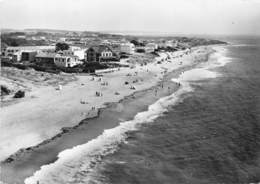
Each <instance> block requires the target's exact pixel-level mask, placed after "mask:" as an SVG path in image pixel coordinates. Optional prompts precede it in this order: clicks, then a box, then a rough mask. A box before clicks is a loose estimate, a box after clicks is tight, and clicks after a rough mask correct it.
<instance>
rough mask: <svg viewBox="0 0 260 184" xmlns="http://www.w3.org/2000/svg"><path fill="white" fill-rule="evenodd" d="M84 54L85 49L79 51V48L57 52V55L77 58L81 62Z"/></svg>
mask: <svg viewBox="0 0 260 184" xmlns="http://www.w3.org/2000/svg"><path fill="white" fill-rule="evenodd" d="M85 52H86V49H81V48H80V47H70V49H68V50H63V51H58V54H61V55H71V56H78V58H79V59H80V60H83V59H84V58H85Z"/></svg>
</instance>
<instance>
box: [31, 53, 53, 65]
mask: <svg viewBox="0 0 260 184" xmlns="http://www.w3.org/2000/svg"><path fill="white" fill-rule="evenodd" d="M56 55H57V54H56V53H54V52H40V53H38V54H37V55H36V56H35V61H36V63H37V64H39V65H45V64H49V65H54V58H55V56H56Z"/></svg>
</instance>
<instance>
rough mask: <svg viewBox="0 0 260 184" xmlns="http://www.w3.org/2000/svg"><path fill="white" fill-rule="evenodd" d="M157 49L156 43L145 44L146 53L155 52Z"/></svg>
mask: <svg viewBox="0 0 260 184" xmlns="http://www.w3.org/2000/svg"><path fill="white" fill-rule="evenodd" d="M155 49H158V45H157V44H156V43H148V44H146V46H145V52H146V53H150V52H154V51H155Z"/></svg>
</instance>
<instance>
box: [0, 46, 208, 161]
mask: <svg viewBox="0 0 260 184" xmlns="http://www.w3.org/2000/svg"><path fill="white" fill-rule="evenodd" d="M210 52H212V49H211V48H210V47H198V48H194V49H192V51H191V53H190V54H188V55H183V56H182V57H180V56H179V54H180V55H182V53H174V55H173V54H171V53H167V54H166V53H161V55H160V57H158V58H156V60H155V61H154V62H151V63H149V64H147V65H144V66H141V65H136V66H135V68H132V69H130V68H120V70H118V71H114V72H109V73H102V77H101V76H100V77H97V76H89V75H85V76H82V75H81V76H77V78H78V80H77V81H74V82H71V83H69V84H67V85H64V86H62V89H61V90H57V89H56V88H55V87H53V86H42V87H38V88H34V90H32V91H31V92H30V93H29V94H27V98H26V99H25V100H23V101H21V102H19V103H16V104H12V105H9V106H5V107H3V108H2V109H1V114H0V116H1V122H3V123H2V124H1V129H2V130H6V131H5V132H3V133H2V134H1V135H0V139H1V144H0V149H1V155H0V158H1V160H2V161H3V160H5V159H6V158H8V157H9V156H10V155H11V154H14V153H15V152H17V151H18V150H19V149H23V148H28V147H31V146H35V145H37V144H39V143H41V142H43V141H44V140H47V139H50V138H52V137H53V136H55V135H57V134H58V133H60V132H61V129H62V128H64V127H73V126H75V125H77V124H78V123H79V122H80V121H81V120H83V119H86V118H90V117H93V116H96V115H97V112H98V109H99V108H102V107H103V108H104V107H106V104H107V103H111V102H118V101H119V100H121V99H123V98H124V97H126V96H129V95H131V94H133V93H135V92H137V91H143V90H146V89H149V88H151V87H152V86H155V85H156V84H158V82H159V81H161V80H162V78H163V76H164V75H165V74H166V73H169V72H172V71H177V69H179V68H183V67H188V66H192V65H193V64H195V63H198V62H200V61H204V60H205V59H206V57H207V54H208V53H210ZM168 55H170V56H171V59H170V60H168V61H166V59H165V58H166V57H167V56H168ZM162 60H163V61H162ZM158 61H162V62H158ZM158 63H160V64H158ZM115 79H116V80H115ZM115 81H116V82H115ZM125 82H128V84H126V83H125ZM132 87H134V88H135V89H131V88H132ZM96 93H101V95H100V96H99V95H97V94H96ZM28 96H29V97H30V96H32V97H33V98H28ZM104 127H105V126H104ZM101 130H102V129H101ZM21 137H22V141H21ZM22 152H23V151H20V152H18V153H17V155H19V154H21V153H22ZM11 158H12V159H14V160H15V159H16V158H17V157H15V156H14V155H13V156H12V157H11Z"/></svg>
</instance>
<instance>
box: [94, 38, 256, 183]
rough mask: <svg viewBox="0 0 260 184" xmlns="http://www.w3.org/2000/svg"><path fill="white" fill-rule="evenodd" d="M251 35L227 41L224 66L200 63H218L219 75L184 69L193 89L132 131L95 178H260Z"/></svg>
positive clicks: (237, 180) (228, 180)
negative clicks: (162, 114)
mask: <svg viewBox="0 0 260 184" xmlns="http://www.w3.org/2000/svg"><path fill="white" fill-rule="evenodd" d="M242 40H243V39H242ZM237 42H238V43H239V41H237ZM248 42H249V41H248V40H247V43H245V44H244V43H243V42H242V43H239V45H237V46H235V45H234V46H228V47H226V52H224V53H223V52H222V55H223V54H224V56H225V58H222V61H221V62H220V63H219V65H220V66H222V67H219V68H215V69H212V68H211V69H210V67H206V65H205V64H203V65H204V66H201V67H202V68H201V69H198V70H204V69H207V70H208V69H209V70H208V71H215V72H217V74H218V76H217V78H214V74H213V73H207V72H206V73H205V72H204V73H203V71H200V72H199V74H202V76H201V75H199V74H198V73H196V72H195V74H194V73H193V74H194V75H193V74H188V73H187V75H186V76H185V75H184V76H183V77H182V78H183V79H184V80H186V81H187V80H188V81H189V82H190V85H191V86H192V88H193V92H192V93H189V94H186V95H185V96H184V97H183V101H182V102H181V103H178V104H175V105H173V106H170V107H169V108H168V113H167V114H165V115H164V116H163V117H159V118H158V119H156V120H155V121H154V122H152V123H149V124H144V125H142V126H141V127H140V129H139V130H137V131H133V132H132V133H130V135H129V138H128V139H127V144H123V145H121V147H120V149H119V151H118V152H116V153H114V154H112V155H110V156H108V157H106V158H105V159H103V162H102V163H101V164H99V165H98V167H97V168H96V170H95V172H93V173H94V174H93V175H92V181H93V182H94V183H99V182H101V183H113V184H116V183H120V184H122V183H149V184H151V183H171V184H172V183H176V184H177V183H178V184H179V183H199V184H201V183H251V182H252V183H253V182H254V183H256V182H259V181H260V44H259V45H257V44H258V43H260V42H259V40H251V42H250V45H248ZM215 56H216V55H215ZM216 58H217V57H215V58H214V57H213V58H211V63H210V64H209V66H212V63H215V62H214V60H215V59H216ZM219 59H221V58H219ZM225 60H226V61H227V60H229V62H230V61H232V62H230V63H227V62H228V61H227V62H225ZM225 64H226V65H225ZM213 65H214V64H213ZM198 70H197V71H198ZM190 72H192V71H190ZM198 75H199V76H198ZM203 76H207V77H209V78H210V79H209V78H204V79H203ZM210 76H211V77H210ZM180 78H181V77H180ZM198 78H199V79H200V80H197V79H198ZM201 79H203V80H201Z"/></svg>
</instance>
